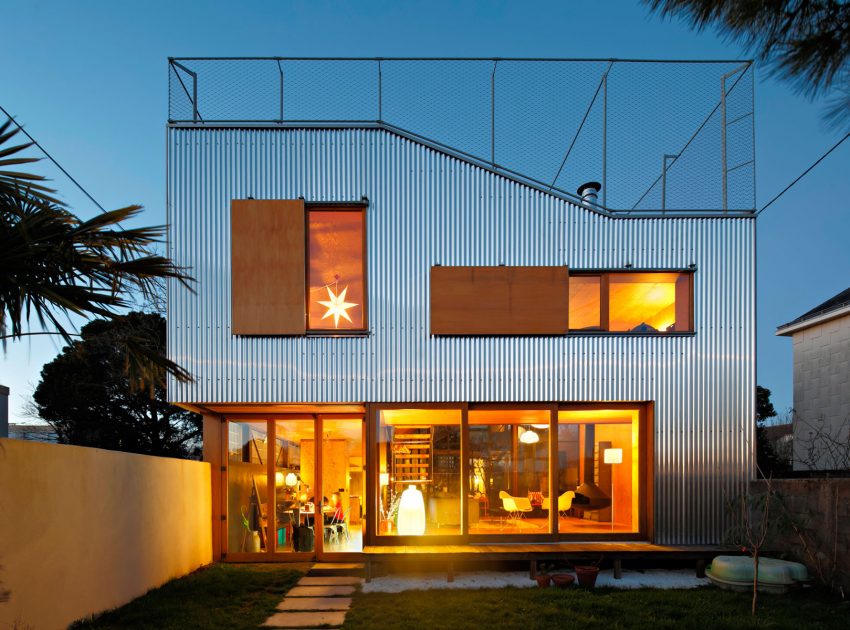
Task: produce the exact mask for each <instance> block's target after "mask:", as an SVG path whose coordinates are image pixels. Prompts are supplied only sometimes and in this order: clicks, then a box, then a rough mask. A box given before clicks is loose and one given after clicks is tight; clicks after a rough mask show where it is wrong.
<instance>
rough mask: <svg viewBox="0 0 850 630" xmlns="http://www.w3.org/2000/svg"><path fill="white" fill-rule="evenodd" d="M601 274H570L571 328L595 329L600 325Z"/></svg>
mask: <svg viewBox="0 0 850 630" xmlns="http://www.w3.org/2000/svg"><path fill="white" fill-rule="evenodd" d="M600 285H601V279H600V277H599V276H570V330H594V329H598V328H599V326H600V320H599V318H600V308H599V305H600V293H599V291H600Z"/></svg>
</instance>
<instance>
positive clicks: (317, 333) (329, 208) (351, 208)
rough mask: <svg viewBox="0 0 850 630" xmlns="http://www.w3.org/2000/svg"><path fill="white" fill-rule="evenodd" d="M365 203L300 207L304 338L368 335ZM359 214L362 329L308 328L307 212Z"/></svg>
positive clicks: (308, 233)
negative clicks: (361, 255) (302, 227)
mask: <svg viewBox="0 0 850 630" xmlns="http://www.w3.org/2000/svg"><path fill="white" fill-rule="evenodd" d="M368 208H369V204H367V203H365V202H356V203H348V202H345V203H333V202H326V203H322V202H318V201H317V202H307V203H305V204H304V328H305V333H304V335H305V336H307V337H362V336H363V335H366V334H368V333H369V273H368V270H369V261H368V249H367V242H366V241H367V240H368V237H367V227H368V214H367V210H368ZM314 211H318V212H360V213H361V214H362V223H363V244H362V251H363V304H362V308H363V326H362V327H360V328H343V329H339V328H311V327H310V212H314Z"/></svg>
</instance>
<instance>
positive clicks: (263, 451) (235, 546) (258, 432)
mask: <svg viewBox="0 0 850 630" xmlns="http://www.w3.org/2000/svg"><path fill="white" fill-rule="evenodd" d="M267 457H268V430H267V426H266V421H265V420H263V421H257V422H231V423H230V424H229V426H228V434H227V552H228V553H254V552H264V551H267V550H268V548H269V544H268V542H269V541H268V540H267V538H268V536H267V533H268V532H267V531H266V530H265V527H264V526H265V524H266V519H267V517H268V501H267V498H268V483H267V475H266V473H267V466H266V462H267Z"/></svg>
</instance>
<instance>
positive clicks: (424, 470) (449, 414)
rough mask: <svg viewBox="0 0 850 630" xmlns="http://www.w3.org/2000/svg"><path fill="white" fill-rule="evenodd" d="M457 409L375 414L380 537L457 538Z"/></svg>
mask: <svg viewBox="0 0 850 630" xmlns="http://www.w3.org/2000/svg"><path fill="white" fill-rule="evenodd" d="M460 423H461V411H460V409H384V410H381V411H379V412H378V467H379V468H378V484H379V488H378V503H379V507H378V515H377V521H378V522H377V525H378V527H377V530H378V535H379V536H397V535H401V536H420V535H458V534H460V533H461V518H460V514H461V512H460V510H461V494H460Z"/></svg>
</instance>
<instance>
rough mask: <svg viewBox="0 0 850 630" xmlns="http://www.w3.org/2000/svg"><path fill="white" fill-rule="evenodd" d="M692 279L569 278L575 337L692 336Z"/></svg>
mask: <svg viewBox="0 0 850 630" xmlns="http://www.w3.org/2000/svg"><path fill="white" fill-rule="evenodd" d="M692 283H693V273H688V272H656V271H651V272H650V271H647V272H644V271H639V272H616V273H614V272H604V273H596V274H581V273H579V274H572V273H571V274H570V306H569V320H570V330H572V331H608V332H633V333H650V334H651V333H670V332H692V331H693V321H692V320H693V305H692Z"/></svg>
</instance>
